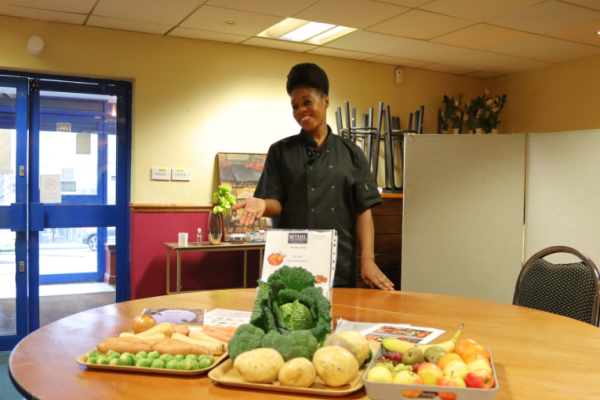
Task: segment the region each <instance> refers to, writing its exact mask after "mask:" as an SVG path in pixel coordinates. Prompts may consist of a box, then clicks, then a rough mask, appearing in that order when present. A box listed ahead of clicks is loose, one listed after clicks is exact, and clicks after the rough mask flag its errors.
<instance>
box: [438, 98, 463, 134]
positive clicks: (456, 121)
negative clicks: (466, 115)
mask: <svg viewBox="0 0 600 400" xmlns="http://www.w3.org/2000/svg"><path fill="white" fill-rule="evenodd" d="M444 104H445V108H444V111H443V112H442V116H443V121H442V126H445V127H446V129H448V122H447V121H448V120H450V123H451V124H452V129H453V130H454V131H455V132H454V133H458V130H459V128H460V125H461V124H462V119H461V114H462V110H461V109H460V105H461V104H462V96H458V99H455V98H454V97H448V96H446V95H444Z"/></svg>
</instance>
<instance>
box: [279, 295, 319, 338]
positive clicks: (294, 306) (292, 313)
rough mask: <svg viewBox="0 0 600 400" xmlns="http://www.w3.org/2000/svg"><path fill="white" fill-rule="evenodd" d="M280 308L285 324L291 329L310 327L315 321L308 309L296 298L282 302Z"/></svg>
mask: <svg viewBox="0 0 600 400" xmlns="http://www.w3.org/2000/svg"><path fill="white" fill-rule="evenodd" d="M280 309H281V313H282V314H283V320H284V321H285V324H286V325H287V326H288V327H289V328H290V329H291V330H292V331H298V330H301V329H311V328H312V327H313V325H314V323H315V321H314V319H313V316H312V314H311V312H310V310H309V309H308V308H307V307H306V306H305V305H304V304H302V303H300V302H299V301H298V300H295V301H294V302H293V303H287V304H283V305H282V306H281V308H280Z"/></svg>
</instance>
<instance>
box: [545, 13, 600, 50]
mask: <svg viewBox="0 0 600 400" xmlns="http://www.w3.org/2000/svg"><path fill="white" fill-rule="evenodd" d="M598 31H600V19H597V20H594V21H591V22H587V23H585V24H580V25H575V26H572V27H570V28H566V29H561V30H558V31H554V32H550V33H547V34H546V35H547V36H552V37H556V38H559V39H566V40H572V41H574V42H579V43H586V44H591V45H594V46H600V35H598Z"/></svg>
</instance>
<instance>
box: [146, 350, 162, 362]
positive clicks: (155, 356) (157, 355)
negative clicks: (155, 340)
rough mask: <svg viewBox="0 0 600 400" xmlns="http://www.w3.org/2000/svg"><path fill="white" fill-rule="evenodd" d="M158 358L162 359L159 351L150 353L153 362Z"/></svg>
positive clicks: (149, 356)
mask: <svg viewBox="0 0 600 400" xmlns="http://www.w3.org/2000/svg"><path fill="white" fill-rule="evenodd" d="M158 357H160V354H158V351H153V352H150V353H148V358H152V359H153V360H156V359H157V358H158Z"/></svg>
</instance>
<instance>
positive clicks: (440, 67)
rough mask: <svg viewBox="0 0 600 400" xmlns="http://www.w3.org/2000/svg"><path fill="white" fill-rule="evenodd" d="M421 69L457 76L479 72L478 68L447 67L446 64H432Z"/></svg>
mask: <svg viewBox="0 0 600 400" xmlns="http://www.w3.org/2000/svg"><path fill="white" fill-rule="evenodd" d="M421 69H426V70H428V71H435V72H444V73H447V74H456V75H462V74H467V73H469V72H475V71H477V68H465V67H456V66H454V65H446V64H430V65H426V66H424V67H421Z"/></svg>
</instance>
